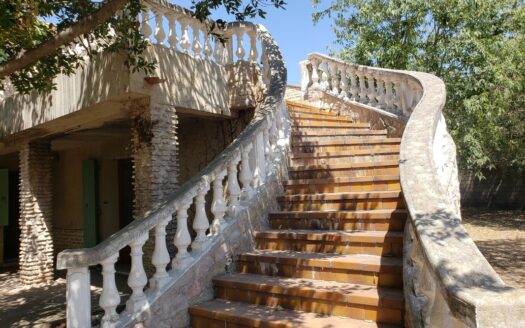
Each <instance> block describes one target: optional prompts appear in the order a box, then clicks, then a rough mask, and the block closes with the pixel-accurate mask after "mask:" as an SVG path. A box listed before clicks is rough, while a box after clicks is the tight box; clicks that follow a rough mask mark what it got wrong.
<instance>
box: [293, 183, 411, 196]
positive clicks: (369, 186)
mask: <svg viewBox="0 0 525 328" xmlns="http://www.w3.org/2000/svg"><path fill="white" fill-rule="evenodd" d="M400 189H401V184H400V183H399V181H385V182H357V183H327V184H310V185H291V186H286V187H285V191H286V194H289V195H294V194H314V193H322V192H354V191H356V192H357V191H387V190H388V191H393V190H400Z"/></svg>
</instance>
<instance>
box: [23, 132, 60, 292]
mask: <svg viewBox="0 0 525 328" xmlns="http://www.w3.org/2000/svg"><path fill="white" fill-rule="evenodd" d="M51 164H52V154H51V147H50V144H49V143H47V142H38V143H29V144H26V145H24V146H22V148H21V149H20V255H19V256H20V263H19V266H20V270H19V273H20V280H21V281H22V283H24V284H27V285H40V284H47V283H50V282H51V281H52V280H53V271H54V270H53V239H52V225H51V221H52V215H53V202H52V182H51Z"/></svg>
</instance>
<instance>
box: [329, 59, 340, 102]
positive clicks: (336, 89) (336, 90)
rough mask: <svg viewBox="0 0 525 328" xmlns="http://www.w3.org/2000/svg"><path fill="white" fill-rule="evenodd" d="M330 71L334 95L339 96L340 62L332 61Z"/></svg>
mask: <svg viewBox="0 0 525 328" xmlns="http://www.w3.org/2000/svg"><path fill="white" fill-rule="evenodd" d="M329 66H330V73H331V75H332V94H333V95H334V96H337V95H339V76H338V74H337V68H338V66H339V65H338V64H337V63H335V62H334V63H331V64H330V65H329Z"/></svg>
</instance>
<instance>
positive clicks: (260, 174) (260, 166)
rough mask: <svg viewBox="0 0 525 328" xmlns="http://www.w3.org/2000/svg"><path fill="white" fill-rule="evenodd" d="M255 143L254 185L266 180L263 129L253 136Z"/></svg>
mask: <svg viewBox="0 0 525 328" xmlns="http://www.w3.org/2000/svg"><path fill="white" fill-rule="evenodd" d="M253 144H254V145H255V154H254V155H255V167H256V168H257V169H256V171H257V174H256V178H257V179H256V185H258V186H259V185H262V184H264V183H265V182H266V160H265V157H264V136H263V131H262V129H261V131H259V132H258V133H256V134H255V136H254V138H253Z"/></svg>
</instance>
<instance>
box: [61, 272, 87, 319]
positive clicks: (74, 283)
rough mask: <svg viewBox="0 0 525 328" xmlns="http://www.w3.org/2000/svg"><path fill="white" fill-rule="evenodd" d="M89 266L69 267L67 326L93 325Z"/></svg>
mask: <svg viewBox="0 0 525 328" xmlns="http://www.w3.org/2000/svg"><path fill="white" fill-rule="evenodd" d="M89 287H90V279H89V268H88V267H82V268H69V269H67V291H66V304H67V310H66V311H67V314H66V317H67V327H90V326H91V295H90V294H91V291H90V289H89Z"/></svg>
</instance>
